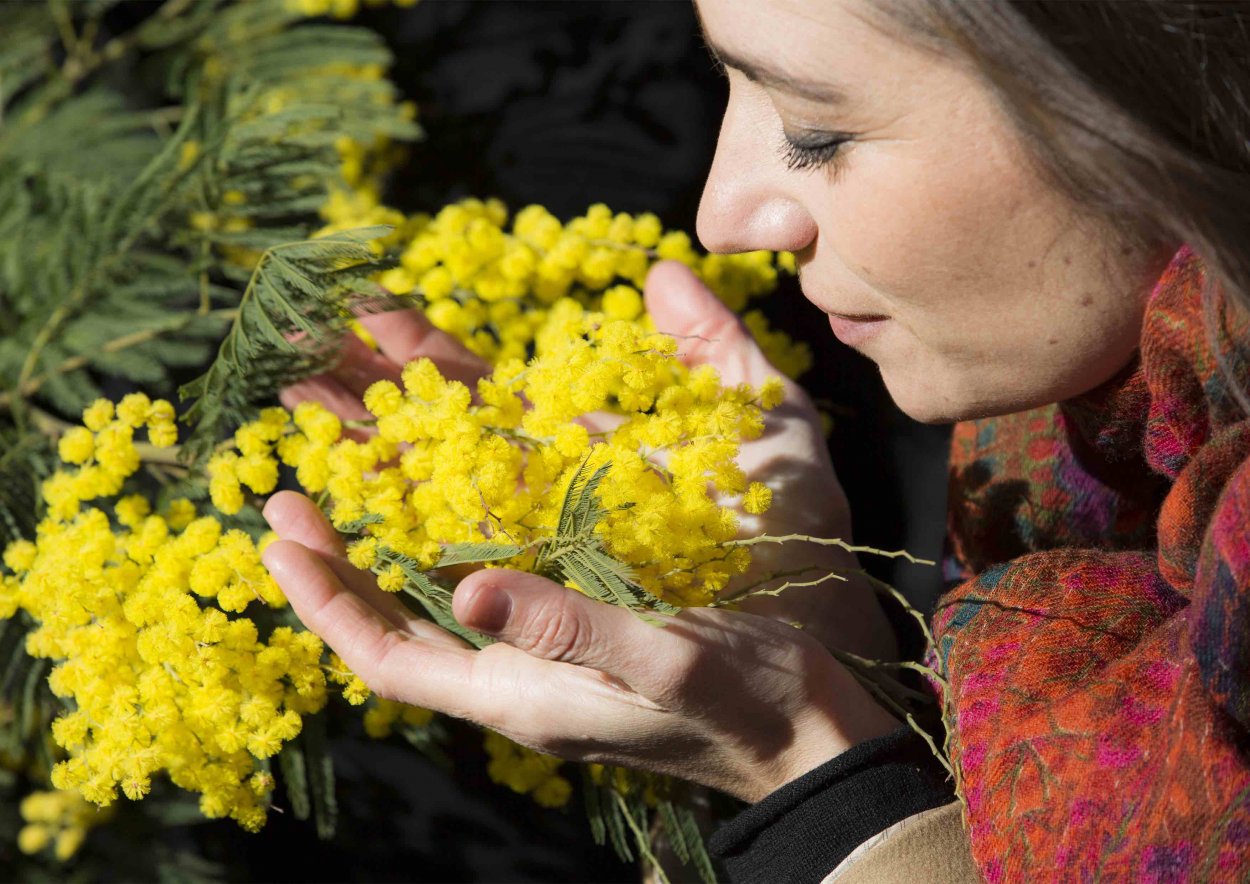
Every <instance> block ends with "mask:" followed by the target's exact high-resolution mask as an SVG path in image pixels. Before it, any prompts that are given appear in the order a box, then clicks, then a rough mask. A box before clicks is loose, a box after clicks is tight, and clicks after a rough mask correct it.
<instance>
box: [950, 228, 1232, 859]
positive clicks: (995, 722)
mask: <svg viewBox="0 0 1250 884" xmlns="http://www.w3.org/2000/svg"><path fill="white" fill-rule="evenodd" d="M1205 283H1206V278H1205V273H1204V270H1203V266H1202V264H1201V262H1200V260H1199V259H1198V258H1197V256H1196V255H1195V254H1194V253H1193V252H1192V251H1191V250H1190V249H1188V248H1182V249H1181V250H1180V251H1179V252H1178V253H1177V254H1176V256H1175V257H1174V258H1173V260H1172V262H1171V264H1170V265H1169V266H1168V268H1167V270H1166V271H1165V272H1164V274H1163V276H1162V277H1161V278H1160V279H1159V281H1158V283H1157V285H1156V287H1155V289H1154V291H1153V292H1152V294H1151V296H1150V301H1149V303H1148V306H1147V312H1146V320H1145V325H1144V328H1143V333H1142V344H1141V348H1140V358H1139V360H1138V362H1137V363H1135V364H1134V365H1132V366H1130V367H1129V368H1128V369H1127V370H1126V371H1125V372H1124V373H1123V374H1122V375H1121V376H1120V377H1118V378H1116V379H1115V380H1114V381H1112V382H1111V383H1109V384H1107V385H1104V386H1103V387H1102V388H1100V389H1099V390H1098V391H1096V392H1095V393H1093V394H1090V395H1087V396H1084V397H1081V398H1080V399H1079V400H1077V401H1070V402H1064V403H1061V404H1058V405H1053V406H1049V407H1045V408H1039V409H1035V410H1033V411H1028V412H1024V413H1021V414H1015V415H1010V416H1007V417H1000V418H994V419H990V420H981V421H975V422H969V423H965V424H961V425H959V426H958V427H957V428H956V431H955V437H954V443H953V453H952V464H951V502H950V511H951V523H950V529H951V531H950V534H951V538H952V553H953V557H952V564H953V565H954V567H955V568H956V569H957V571H956V573H955V574H953V575H952V576H958V577H960V578H961V579H964V580H965V581H966V582H964V583H962V584H961V585H959V586H958V587H957V588H955V589H954V590H952V591H951V592H949V593H948V594H947V595H945V596H944V597H943V599H942V600H941V603H940V604H939V607H938V610H937V614H936V615H935V621H934V634H935V637H936V641H937V653H936V657H937V662H938V664H939V669H940V671H944V672H945V673H946V675H947V676H948V688H947V691H946V693H945V698H944V699H945V700H946V703H947V708H948V718H949V724H950V725H951V740H950V748H951V753H952V759H953V761H954V762H955V766H956V770H957V772H958V778H959V786H960V791H961V794H962V795H963V796H964V798H965V799H966V804H967V822H968V826H969V830H970V833H971V839H972V850H973V856H974V858H975V860H976V862H977V864H978V865H979V867H980V868H981V870H982V872H983V873H984V874H985V876H986V877H987V879H988V880H989V881H991V882H999V881H1051V880H1056V881H1095V880H1099V881H1133V882H1163V881H1168V882H1172V881H1212V880H1221V881H1228V880H1245V879H1247V878H1250V733H1248V732H1247V728H1250V419H1247V417H1246V415H1245V413H1244V412H1243V411H1242V409H1241V408H1240V406H1239V405H1238V403H1237V400H1236V398H1235V396H1234V394H1233V390H1232V388H1231V387H1230V384H1229V381H1228V379H1227V378H1226V377H1225V375H1224V373H1222V372H1221V369H1220V365H1219V362H1218V361H1217V354H1218V355H1219V356H1220V357H1222V358H1223V360H1224V362H1225V365H1226V366H1227V367H1229V369H1230V371H1229V372H1228V374H1230V375H1231V376H1232V377H1233V378H1235V379H1237V381H1238V382H1239V383H1240V384H1242V385H1243V387H1245V386H1250V322H1247V321H1246V319H1245V318H1244V317H1242V316H1240V315H1239V314H1237V313H1236V311H1234V310H1233V309H1231V308H1229V309H1225V308H1224V307H1222V306H1221V307H1219V308H1217V309H1216V310H1215V311H1213V313H1212V319H1213V325H1214V327H1215V333H1214V334H1213V335H1212V334H1208V332H1207V330H1206V328H1207V326H1206V324H1204V309H1203V299H1202V291H1203V288H1204V285H1205ZM973 575H975V576H973ZM968 578H971V579H968Z"/></svg>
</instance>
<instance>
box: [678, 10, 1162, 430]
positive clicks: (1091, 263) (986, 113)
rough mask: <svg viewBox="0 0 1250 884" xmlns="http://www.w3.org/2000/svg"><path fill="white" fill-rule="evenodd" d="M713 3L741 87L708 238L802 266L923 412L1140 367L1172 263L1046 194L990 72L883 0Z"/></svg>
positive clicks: (709, 207) (814, 290)
mask: <svg viewBox="0 0 1250 884" xmlns="http://www.w3.org/2000/svg"><path fill="white" fill-rule="evenodd" d="M697 6H698V10H699V13H700V16H701V18H702V20H703V25H704V28H705V31H706V36H707V40H708V43H709V44H710V46H711V47H712V49H713V51H714V52H715V53H716V54H717V55H718V56H719V57H720V58H721V59H722V60H723V61H724V63H725V67H726V70H727V73H728V77H729V85H730V96H729V106H728V108H727V109H726V111H725V119H724V123H723V125H722V128H721V133H720V141H719V144H718V146H717V151H716V159H715V161H714V163H713V166H712V170H711V173H710V175H709V177H708V182H707V186H706V189H705V190H704V193H703V202H702V205H701V206H700V210H699V236H700V238H701V239H702V240H703V243H704V245H705V246H706V247H707V248H709V249H711V250H713V251H718V252H720V251H743V250H750V249H776V250H790V251H793V252H795V253H796V255H797V257H798V260H799V264H800V280H801V282H802V286H803V293H804V295H806V297H807V298H808V299H809V300H810V301H811V302H812V303H813V304H815V305H816V306H817V307H819V308H820V309H821V310H822V311H824V312H825V313H827V314H829V321H830V325H831V326H832V328H833V331H834V333H835V334H836V335H837V336H838V337H839V338H840V339H842V340H843V341H844V342H845V343H847V344H849V345H851V346H852V347H854V348H855V349H857V350H859V351H860V352H861V353H863V354H864V355H865V356H867V357H868V358H870V359H872V360H873V361H874V362H875V363H877V365H878V366H879V367H880V369H881V374H882V377H883V378H884V380H885V383H886V386H887V387H888V388H889V391H890V394H891V395H892V396H893V398H894V400H895V401H896V402H897V403H898V405H899V406H900V407H901V408H902V409H903V411H905V412H906V413H908V414H909V415H911V416H912V417H914V418H917V419H919V420H923V421H930V422H938V421H948V420H960V419H966V418H972V417H981V416H986V415H992V414H1003V413H1007V412H1011V411H1018V410H1022V409H1025V408H1029V407H1033V406H1036V405H1040V404H1043V403H1047V402H1054V401H1058V400H1061V399H1065V398H1068V397H1070V396H1074V395H1077V394H1078V393H1082V392H1085V391H1087V390H1090V389H1092V388H1094V387H1096V386H1097V385H1099V384H1101V383H1102V382H1103V381H1106V380H1108V379H1110V378H1111V377H1112V376H1113V375H1114V374H1115V373H1116V372H1117V371H1118V370H1119V369H1120V368H1122V367H1123V366H1124V365H1125V364H1126V363H1127V362H1128V360H1129V359H1130V358H1131V356H1132V353H1133V350H1134V349H1135V347H1136V345H1137V341H1138V336H1139V333H1140V329H1141V323H1142V315H1143V312H1144V306H1145V298H1146V296H1147V294H1148V290H1149V287H1150V283H1151V282H1152V281H1153V280H1154V279H1155V277H1156V276H1157V275H1158V274H1159V273H1160V272H1161V271H1162V268H1163V265H1164V264H1165V263H1166V260H1167V258H1168V257H1170V250H1169V251H1168V252H1161V251H1160V250H1159V249H1153V250H1149V251H1147V250H1142V249H1139V248H1135V247H1130V246H1128V245H1125V244H1122V243H1121V237H1120V236H1119V235H1118V234H1119V231H1117V230H1116V228H1115V227H1114V226H1112V225H1111V224H1109V223H1107V222H1105V221H1101V220H1098V219H1095V218H1093V217H1090V216H1088V215H1085V214H1083V213H1081V212H1080V211H1078V209H1077V208H1076V206H1075V205H1074V204H1073V203H1072V202H1071V201H1070V200H1069V199H1068V198H1067V197H1066V196H1064V195H1063V194H1061V193H1060V192H1058V191H1057V190H1055V189H1054V188H1052V187H1051V186H1049V185H1048V184H1047V183H1046V182H1045V181H1043V180H1042V178H1041V177H1040V176H1039V174H1038V173H1037V172H1036V171H1035V170H1034V169H1033V168H1032V166H1031V165H1030V163H1029V161H1028V153H1027V145H1024V144H1022V143H1020V142H1019V141H1018V140H1017V138H1016V136H1015V135H1014V131H1013V129H1012V127H1011V125H1010V123H1009V121H1008V120H1007V118H1006V116H1005V114H1004V113H1003V111H1001V110H1000V109H999V107H998V106H997V105H996V104H995V101H994V98H993V96H992V94H991V93H990V91H989V89H988V88H987V87H986V86H985V85H983V84H982V83H981V82H980V81H979V80H978V79H977V78H976V76H975V75H974V74H973V73H972V72H971V71H970V70H968V69H965V68H964V67H962V66H960V65H959V64H958V63H957V62H955V61H954V60H952V59H948V58H945V57H940V56H938V55H937V54H935V53H933V52H931V51H928V50H926V49H923V48H920V47H919V46H913V45H911V44H909V43H907V42H904V41H903V40H901V39H900V38H897V37H891V36H889V35H888V34H887V33H886V30H885V29H884V28H878V27H876V26H874V25H873V24H871V23H870V22H869V18H868V16H869V15H870V14H873V10H870V9H868V8H867V7H866V5H865V3H864V2H863V0H697ZM876 14H878V15H879V14H880V13H879V12H877V13H876ZM843 139H845V142H844V143H843V144H841V145H840V146H839V145H838V144H837V142H839V141H841V140H843Z"/></svg>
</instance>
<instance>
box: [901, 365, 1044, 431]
mask: <svg viewBox="0 0 1250 884" xmlns="http://www.w3.org/2000/svg"><path fill="white" fill-rule="evenodd" d="M881 376H882V380H884V381H885V387H886V390H888V391H889V393H890V398H891V399H893V400H894V404H895V405H897V406H898V408H899V410H900V411H902V412H903V414H905V415H907V416H908V417H909V418H911V419H912V420H914V421H919V422H920V423H922V424H953V423H957V422H959V421H967V420H976V419H978V418H983V417H994V416H996V415H1000V414H1007V413H1009V412H1012V411H1018V410H1020V409H1019V408H1017V407H1015V406H1014V404H1008V403H1002V402H990V401H987V400H986V399H984V398H983V397H978V396H976V395H975V394H971V393H970V392H967V391H960V392H953V391H951V390H950V389H943V385H942V384H941V383H934V382H933V381H928V382H924V383H920V382H917V381H916V380H915V379H914V378H906V379H899V378H892V377H891V376H890V374H888V373H886V372H884V371H883V372H882V373H881ZM961 393H963V395H961Z"/></svg>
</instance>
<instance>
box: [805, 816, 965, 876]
mask: <svg viewBox="0 0 1250 884" xmlns="http://www.w3.org/2000/svg"><path fill="white" fill-rule="evenodd" d="M962 811H963V805H962V804H960V802H958V801H953V802H951V803H950V804H946V805H943V806H942V807H935V808H933V809H932V810H926V811H925V812H924V813H918V814H916V815H915V816H909V817H907V819H904V820H900V821H899V822H897V823H895V824H894V825H892V826H890V828H888V829H886V830H885V831H884V832H881V833H879V834H877V835H874V836H873V837H872V838H869V839H868V840H867V841H865V842H864V843H863V844H861V845H859V847H857V848H855V850H854V851H852V853H851V855H850V856H848V857H847V858H846V859H844V860H843V861H842V862H840V863H839V864H838V866H837V868H835V869H834V870H833V871H832V872H830V873H829V874H828V875H826V876H825V878H824V880H823V881H822V882H821V884H979V882H980V881H981V880H982V878H981V875H980V874H979V873H978V872H977V869H976V866H975V865H973V863H972V855H971V853H970V852H969V849H968V835H967V833H966V832H965V831H964V826H963V815H962Z"/></svg>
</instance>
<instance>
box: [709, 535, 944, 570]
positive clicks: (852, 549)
mask: <svg viewBox="0 0 1250 884" xmlns="http://www.w3.org/2000/svg"><path fill="white" fill-rule="evenodd" d="M795 540H802V541H806V542H807V543H815V544H817V545H818V546H836V547H839V548H840V549H844V550H846V551H847V552H849V553H869V554H871V555H874V556H883V557H885V558H887V559H906V560H907V561H909V562H911V563H912V564H913V565H936V564H937V562H934V561H932V560H930V559H918V558H916V557H915V556H913V555H912V554H911V553H909V552H908V551H907V550H905V549H896V550H885V549H877V548H876V547H874V546H857V545H855V544H853V543H847V542H846V541H845V540H842V539H841V538H840V537H812V536H810V535H808V534H761V535H759V536H758V537H745V538H743V539H741V540H731V541H729V542H728V543H727V544H726V546H755V545H756V544H758V543H790V542H791V541H795Z"/></svg>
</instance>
